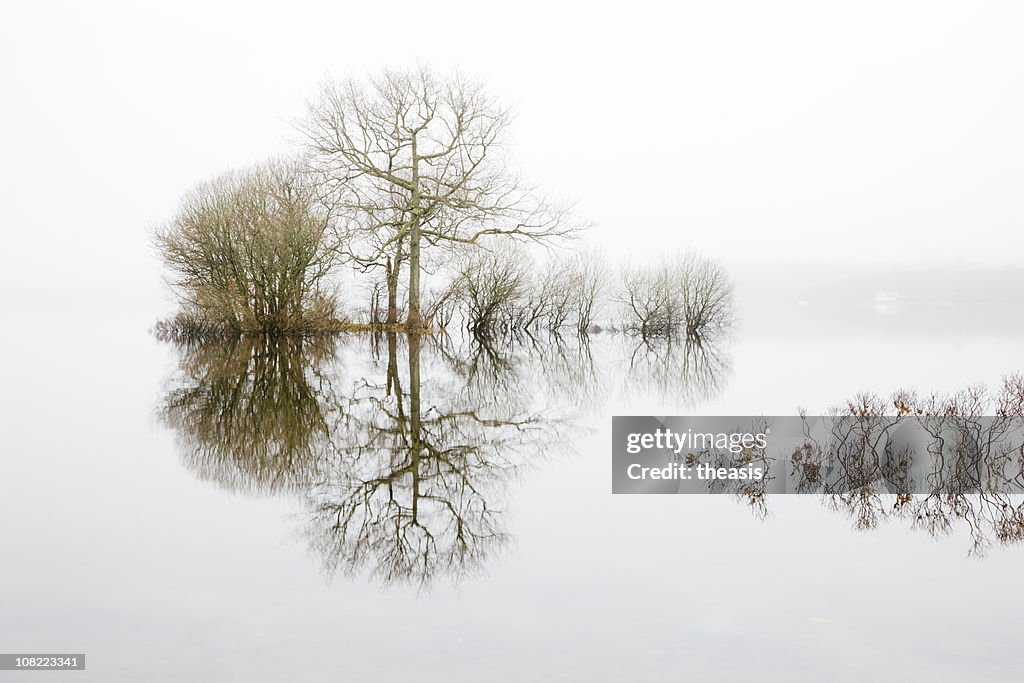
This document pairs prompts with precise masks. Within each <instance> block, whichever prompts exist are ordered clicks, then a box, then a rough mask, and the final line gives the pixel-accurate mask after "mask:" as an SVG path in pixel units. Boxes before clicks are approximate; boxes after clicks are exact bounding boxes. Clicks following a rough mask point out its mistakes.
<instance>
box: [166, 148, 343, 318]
mask: <svg viewBox="0 0 1024 683" xmlns="http://www.w3.org/2000/svg"><path fill="white" fill-rule="evenodd" d="M330 223H331V212H330V210H329V209H328V208H327V207H325V206H324V205H322V204H321V203H320V202H319V201H318V192H317V189H316V186H315V184H314V183H313V182H312V179H311V177H310V175H309V174H308V173H306V172H305V167H304V165H303V164H302V162H301V161H299V160H275V161H271V162H268V163H266V164H263V165H261V166H257V167H255V168H253V169H251V170H248V171H243V172H235V173H228V174H225V175H223V176H221V177H219V178H217V179H215V180H212V181H210V182H206V183H203V184H201V185H199V186H198V187H196V188H195V189H194V190H192V192H190V193H189V194H188V195H186V196H185V198H184V199H183V200H182V202H181V205H180V208H179V210H178V213H177V215H176V216H175V217H174V218H173V220H171V222H170V223H169V224H168V225H166V226H164V227H163V228H162V229H159V230H158V231H157V232H156V234H155V243H156V247H157V250H158V252H159V254H160V256H161V257H162V258H163V260H164V262H165V264H166V265H167V266H168V267H169V269H170V270H171V272H172V273H173V276H172V286H173V287H174V289H175V291H176V293H177V294H178V296H179V298H180V300H181V303H182V312H181V314H180V315H179V316H178V318H177V319H176V321H174V322H172V323H171V325H169V326H167V327H169V328H170V329H173V330H174V331H175V332H177V334H178V336H188V334H189V331H195V332H196V333H197V334H203V333H209V332H211V331H221V332H231V333H268V334H285V333H295V332H314V331H325V330H327V329H331V328H332V327H333V326H334V325H335V323H336V320H337V315H336V311H335V306H336V303H335V300H334V298H333V297H331V296H329V295H328V294H327V292H325V287H324V278H325V277H326V276H327V275H328V273H330V272H331V270H332V269H333V268H334V267H335V266H336V265H337V264H338V256H337V252H336V251H335V250H334V249H333V248H332V247H331V245H330V243H329V239H328V228H329V226H330Z"/></svg>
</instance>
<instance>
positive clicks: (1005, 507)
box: [723, 376, 1024, 556]
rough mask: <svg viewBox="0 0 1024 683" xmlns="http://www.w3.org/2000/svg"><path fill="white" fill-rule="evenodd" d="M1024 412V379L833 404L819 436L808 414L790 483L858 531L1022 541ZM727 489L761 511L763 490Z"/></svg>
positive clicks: (978, 551)
mask: <svg viewBox="0 0 1024 683" xmlns="http://www.w3.org/2000/svg"><path fill="white" fill-rule="evenodd" d="M1022 418H1024V378H1022V377H1021V376H1011V377H1008V378H1006V379H1005V380H1004V382H1003V386H1002V388H1001V389H1000V390H999V391H998V392H995V393H994V394H989V392H988V391H986V390H985V389H984V388H983V387H969V388H968V389H965V390H963V391H960V392H957V393H954V394H951V395H948V396H941V395H930V396H926V397H918V396H917V395H916V394H914V393H912V392H907V391H898V392H896V393H895V394H894V395H893V396H892V397H891V398H890V399H884V398H882V397H879V396H877V395H873V394H862V395H859V396H857V397H855V398H854V399H853V400H851V401H849V402H847V403H846V404H845V405H842V406H839V407H837V408H834V409H833V410H832V411H830V415H829V416H828V418H827V419H826V420H823V421H822V422H820V423H818V424H827V425H828V427H827V428H826V429H825V430H824V432H823V433H814V430H812V428H811V427H810V426H809V425H810V423H809V421H808V419H807V418H806V417H804V418H803V426H804V438H803V442H802V443H801V444H800V445H799V446H798V447H797V448H795V449H794V450H793V451H792V453H791V454H790V455H789V456H788V459H787V460H786V462H784V463H783V464H784V465H785V467H786V476H787V477H788V479H789V482H790V484H791V485H792V489H790V490H793V491H795V492H797V493H804V494H816V495H818V497H819V498H820V499H821V501H822V503H823V504H824V505H825V506H826V507H828V508H829V509H832V510H835V511H838V512H840V513H842V514H844V515H846V516H847V517H849V518H850V519H851V520H852V523H853V526H854V527H855V528H857V529H863V530H866V529H875V528H878V527H879V526H881V525H883V524H885V523H890V522H900V523H905V524H908V525H909V526H910V527H911V528H912V529H916V530H921V531H924V532H926V533H928V534H929V535H931V536H934V537H941V536H949V535H953V534H954V533H956V532H957V530H958V529H959V530H964V531H966V533H967V534H968V536H969V538H970V546H969V549H968V552H969V554H971V555H979V556H980V555H984V554H985V553H986V552H987V550H988V549H990V548H991V547H992V546H993V545H1011V544H1015V543H1020V542H1021V541H1024V495H1022V494H1024V419H1022ZM739 464H742V463H723V465H724V466H738V465H739ZM731 486H733V488H734V489H735V490H734V491H733V492H734V493H737V494H740V495H741V496H743V497H744V498H746V499H747V501H748V502H749V503H750V504H751V506H752V507H753V508H754V510H755V512H757V513H758V514H759V515H761V516H763V513H764V510H765V505H766V498H765V497H764V496H763V495H762V496H760V497H759V496H750V495H749V494H750V490H749V486H750V484H746V483H738V484H731Z"/></svg>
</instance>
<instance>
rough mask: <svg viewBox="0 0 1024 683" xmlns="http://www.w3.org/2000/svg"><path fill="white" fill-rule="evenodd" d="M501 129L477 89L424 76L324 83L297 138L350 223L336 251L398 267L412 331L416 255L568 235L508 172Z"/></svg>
mask: <svg viewBox="0 0 1024 683" xmlns="http://www.w3.org/2000/svg"><path fill="white" fill-rule="evenodd" d="M510 120H511V117H510V113H509V111H508V110H507V109H505V108H504V107H502V106H501V105H499V104H498V103H497V102H496V101H495V100H494V99H493V98H491V97H490V96H489V95H487V93H486V92H485V91H484V89H483V88H482V86H481V85H480V84H479V83H475V82H472V81H470V80H468V79H466V78H464V77H463V76H461V75H459V74H455V75H453V76H451V77H449V78H438V77H436V76H435V75H434V74H432V73H431V72H430V71H429V70H428V69H425V68H420V69H417V70H411V71H384V72H383V74H381V75H380V76H379V77H377V78H374V79H371V80H370V81H369V82H368V83H363V82H360V81H358V80H348V81H346V82H344V83H340V84H335V83H327V84H325V85H324V86H323V87H322V88H321V91H320V94H319V97H318V98H317V99H316V100H315V101H313V102H312V103H311V104H310V105H309V111H308V116H307V118H306V120H305V122H304V123H303V124H301V126H300V130H301V131H302V133H303V134H304V136H305V138H306V143H307V149H308V151H309V152H310V153H311V156H312V159H313V164H314V167H315V168H316V170H317V171H318V172H319V173H320V175H321V176H322V178H323V180H324V181H325V183H326V184H325V186H326V187H327V189H328V191H329V193H330V196H331V197H332V201H333V202H334V203H335V205H336V206H337V207H339V208H340V209H342V210H344V212H345V213H346V215H347V216H348V217H349V218H348V221H347V222H346V224H345V226H346V227H345V228H344V229H343V232H344V236H345V237H346V238H354V237H356V236H359V239H346V242H351V243H352V244H353V245H358V246H353V247H352V249H350V250H349V251H350V253H351V255H352V256H353V257H354V258H356V260H357V262H359V263H361V264H369V265H371V266H372V265H374V264H384V265H383V267H387V268H389V276H394V277H397V272H398V271H399V269H400V268H401V265H402V263H403V262H404V260H405V259H406V257H407V258H408V264H409V311H408V318H407V326H408V327H409V328H410V329H418V328H421V327H422V326H423V316H422V313H421V307H420V296H421V285H420V274H421V258H422V256H421V254H422V250H423V249H424V248H425V247H437V246H444V245H453V244H476V243H477V242H478V241H479V240H480V238H482V237H484V236H486V235H493V236H507V237H514V238H520V239H525V240H538V241H546V240H550V239H552V238H556V237H559V236H563V235H566V234H568V233H570V232H572V228H571V227H569V226H567V225H566V222H565V213H564V211H562V210H558V209H553V208H552V207H551V206H550V204H549V203H548V202H546V201H544V200H543V199H541V198H538V196H537V195H536V194H535V192H534V190H533V188H531V187H529V186H527V185H524V184H523V183H522V182H521V181H520V179H519V178H517V177H516V176H515V175H514V174H513V173H512V172H511V171H510V170H509V168H510V167H509V163H508V159H507V156H506V150H505V148H504V140H505V135H506V132H507V128H508V125H509V122H510ZM357 252H358V253H357ZM389 259H390V264H391V265H390V266H388V265H387V264H388V262H389ZM389 281H390V280H389ZM391 291H392V292H393V291H395V289H392V290H391ZM389 318H390V316H389Z"/></svg>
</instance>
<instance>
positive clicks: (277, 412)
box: [159, 333, 572, 587]
mask: <svg viewBox="0 0 1024 683" xmlns="http://www.w3.org/2000/svg"><path fill="white" fill-rule="evenodd" d="M364 341H366V338H365V337H364V338H359V339H356V340H348V341H347V342H345V343H343V344H342V345H341V347H340V348H339V347H337V346H336V345H335V343H334V342H333V341H327V340H312V341H310V340H307V341H297V340H287V339H280V340H271V339H267V338H261V339H251V340H240V341H238V342H234V343H228V344H207V345H200V346H190V347H184V348H182V349H181V350H180V360H179V369H178V372H177V373H176V376H175V378H174V380H173V381H172V383H171V386H170V387H169V389H168V391H167V392H166V395H165V396H164V398H163V401H162V404H161V406H160V408H159V414H160V417H161V419H162V420H163V421H164V423H165V424H167V425H168V426H170V427H171V428H172V429H174V431H175V432H176V433H177V435H178V440H179V445H180V446H181V451H182V459H183V462H184V464H185V465H186V466H187V467H188V468H189V469H191V470H193V471H194V472H196V473H197V474H198V475H199V476H200V477H202V478H203V479H208V480H212V481H216V482H218V483H219V484H221V485H222V486H224V487H225V488H228V489H230V490H233V491H244V492H248V493H259V494H276V493H289V494H292V495H297V496H298V497H299V498H300V499H301V500H302V502H303V509H304V513H303V517H304V519H305V522H304V523H303V524H302V531H303V535H304V537H305V538H306V539H307V540H308V543H309V545H310V547H311V548H312V549H313V550H314V551H315V553H316V554H317V555H318V556H319V557H320V558H321V560H322V563H323V566H324V568H325V570H326V571H327V572H329V573H331V574H333V573H335V572H342V573H346V574H367V575H369V576H371V577H372V578H373V579H375V580H377V581H379V582H381V583H383V584H394V583H411V584H413V585H416V586H419V587H424V586H427V585H429V584H430V583H431V582H432V581H434V580H435V579H437V578H439V577H442V576H445V577H449V578H451V579H453V580H458V579H460V578H462V577H465V576H467V575H470V574H473V573H475V572H477V571H479V570H481V569H482V568H483V567H484V563H485V560H486V559H487V558H488V557H490V556H492V555H493V554H495V553H496V552H498V551H500V549H501V548H502V547H504V546H505V545H506V544H507V543H508V542H509V540H510V535H509V533H508V531H507V529H506V524H505V514H506V513H505V510H506V503H507V498H508V494H509V487H510V485H511V483H512V482H513V481H515V479H516V477H517V475H518V474H519V473H520V472H521V471H522V470H523V469H525V468H527V467H529V466H530V465H531V464H533V463H535V462H537V461H538V460H539V458H541V457H543V456H544V455H545V454H549V453H555V452H558V451H559V450H561V449H562V448H563V447H565V446H566V443H567V442H566V439H565V435H566V433H567V432H568V430H570V429H572V427H571V425H570V424H567V423H563V422H561V421H557V420H555V419H553V418H552V417H551V415H550V414H547V413H546V414H544V415H542V414H541V413H540V412H539V411H538V410H534V409H533V407H534V391H535V390H536V387H537V378H536V377H533V378H530V374H529V372H530V367H531V363H530V362H528V360H524V357H523V356H522V355H518V356H517V355H516V354H514V353H512V352H511V350H509V349H499V348H495V347H493V346H489V345H482V344H471V345H469V346H468V347H467V348H462V349H456V348H454V347H453V345H452V344H451V343H450V341H445V340H443V339H442V340H440V342H438V341H436V340H435V339H434V338H432V337H421V336H419V335H408V336H400V335H397V334H394V333H391V334H385V335H381V336H379V337H377V338H375V339H374V340H373V342H372V345H371V348H370V350H371V353H370V354H369V355H370V357H371V359H372V360H371V363H370V366H369V367H364V368H350V367H346V366H345V365H341V364H339V363H338V361H337V359H338V357H340V356H344V357H346V358H348V357H349V355H350V354H348V353H339V351H344V352H348V351H352V350H356V351H362V349H360V348H359V347H360V346H361V345H362V344H363V342H364ZM346 343H347V344H351V345H352V346H351V347H346V346H345V344H346ZM352 347H355V348H352ZM357 357H359V358H365V356H364V355H363V354H361V353H359V354H358V355H357ZM346 365H347V362H346ZM338 387H344V390H339V389H338Z"/></svg>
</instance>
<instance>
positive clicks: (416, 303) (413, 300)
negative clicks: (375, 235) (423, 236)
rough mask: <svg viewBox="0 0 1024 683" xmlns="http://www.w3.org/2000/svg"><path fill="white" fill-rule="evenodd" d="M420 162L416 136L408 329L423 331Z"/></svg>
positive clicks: (410, 242)
mask: <svg viewBox="0 0 1024 683" xmlns="http://www.w3.org/2000/svg"><path fill="white" fill-rule="evenodd" d="M419 164H420V160H419V157H417V156H416V136H415V135H414V136H413V138H412V219H411V221H410V226H409V316H408V317H407V318H406V322H405V325H406V328H407V329H408V330H410V331H413V332H415V331H417V330H420V329H423V321H422V319H421V317H420V215H421V212H422V209H420V168H419Z"/></svg>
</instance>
